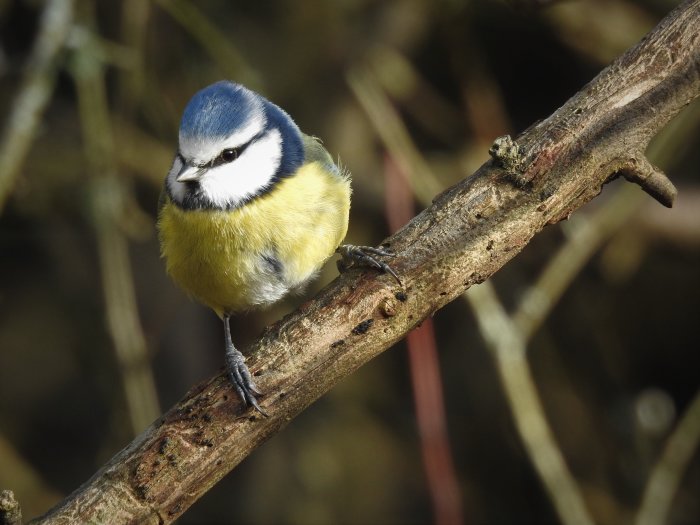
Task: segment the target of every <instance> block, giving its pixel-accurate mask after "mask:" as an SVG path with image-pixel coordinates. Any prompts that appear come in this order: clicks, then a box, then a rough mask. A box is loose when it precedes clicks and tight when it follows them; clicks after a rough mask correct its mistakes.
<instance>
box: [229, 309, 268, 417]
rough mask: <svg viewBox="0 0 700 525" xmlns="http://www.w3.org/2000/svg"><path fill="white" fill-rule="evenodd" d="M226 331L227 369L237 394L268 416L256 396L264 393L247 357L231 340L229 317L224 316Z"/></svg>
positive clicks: (244, 401) (247, 404)
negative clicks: (251, 371) (246, 359)
mask: <svg viewBox="0 0 700 525" xmlns="http://www.w3.org/2000/svg"><path fill="white" fill-rule="evenodd" d="M224 332H225V336H226V371H227V372H228V377H229V379H230V380H231V383H232V384H233V388H234V389H235V390H236V394H238V397H239V398H241V400H242V401H243V403H244V404H245V406H246V407H249V406H252V407H253V408H254V409H255V410H257V411H258V412H260V413H261V414H262V415H263V416H265V417H267V416H268V414H267V412H265V411H264V410H263V409H262V408H261V407H260V404H259V403H258V400H257V399H256V397H255V396H260V395H262V392H260V390H258V387H257V386H256V385H255V383H254V382H253V376H252V375H251V374H250V370H248V366H247V365H246V364H245V358H244V357H243V354H241V353H240V352H239V351H238V350H236V347H235V346H233V342H232V341H231V329H230V327H229V324H228V317H224Z"/></svg>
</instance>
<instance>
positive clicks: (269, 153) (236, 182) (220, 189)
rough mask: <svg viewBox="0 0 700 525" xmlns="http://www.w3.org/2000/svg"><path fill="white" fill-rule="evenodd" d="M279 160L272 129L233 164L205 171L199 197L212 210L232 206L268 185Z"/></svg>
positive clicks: (279, 142) (278, 146) (278, 143)
mask: <svg viewBox="0 0 700 525" xmlns="http://www.w3.org/2000/svg"><path fill="white" fill-rule="evenodd" d="M281 159H282V136H281V135H280V132H279V130H276V129H273V130H271V131H269V132H268V133H266V134H265V135H263V136H262V137H261V138H260V139H258V140H256V141H255V142H253V143H252V144H251V145H250V146H248V147H247V148H246V149H245V151H244V152H243V153H242V154H241V156H240V157H238V158H237V159H236V160H235V161H233V162H229V163H228V164H222V165H220V166H216V167H214V168H210V169H209V170H207V172H206V173H205V174H204V176H203V177H202V178H201V180H200V181H199V183H200V186H201V191H202V194H203V196H204V197H205V198H206V199H207V200H208V201H209V202H211V203H212V204H213V205H214V206H215V207H220V208H226V207H229V206H235V205H237V204H239V203H241V202H243V201H245V200H247V199H249V198H250V197H253V196H254V195H256V194H258V193H259V192H260V191H261V190H262V189H263V188H265V187H267V186H268V185H269V184H270V181H271V180H272V179H273V177H274V176H275V174H276V173H277V169H278V168H279V166H280V161H281ZM176 184H179V183H176Z"/></svg>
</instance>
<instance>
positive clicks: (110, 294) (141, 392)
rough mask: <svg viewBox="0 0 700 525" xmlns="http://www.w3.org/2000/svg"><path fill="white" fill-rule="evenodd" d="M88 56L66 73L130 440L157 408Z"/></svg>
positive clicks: (102, 95)
mask: <svg viewBox="0 0 700 525" xmlns="http://www.w3.org/2000/svg"><path fill="white" fill-rule="evenodd" d="M88 22H90V21H88ZM87 25H89V24H87ZM88 37H89V35H88ZM90 50H91V46H81V48H79V49H77V50H76V51H75V56H74V57H73V62H72V67H71V73H72V74H73V77H74V79H75V82H76V87H77V94H78V105H79V111H80V119H81V123H82V128H83V140H84V143H85V153H86V157H87V160H88V166H89V170H90V171H91V172H92V176H93V180H92V192H91V198H92V205H93V206H92V213H93V217H92V221H93V222H94V225H95V228H96V235H97V245H98V253H99V256H100V266H101V272H102V285H103V288H104V294H105V309H106V314H107V324H108V327H109V333H110V335H111V337H112V341H113V343H114V348H115V351H116V353H117V358H118V361H119V364H120V370H121V374H122V381H123V383H124V392H125V395H126V400H127V406H128V409H129V416H130V419H131V425H132V429H133V431H134V433H135V434H136V433H138V432H140V431H142V430H143V429H144V428H146V427H147V426H148V425H149V424H150V423H151V422H152V421H153V420H154V419H155V418H156V417H158V414H159V413H160V408H159V406H158V397H157V394H156V388H155V382H154V380H153V372H152V370H151V366H150V360H149V358H148V351H147V347H146V340H145V337H144V335H143V330H142V328H141V324H140V321H139V318H138V311H137V307H136V296H135V291H134V281H133V276H132V273H131V263H130V261H129V255H128V243H127V240H126V238H125V235H124V233H123V231H122V230H121V228H120V227H119V220H120V216H121V214H122V213H123V209H124V202H125V196H124V192H125V190H124V188H123V187H122V186H121V185H120V183H119V179H118V177H117V175H116V168H115V161H114V159H115V156H114V143H113V138H112V137H113V132H112V125H111V118H110V115H109V108H108V104H107V96H106V92H105V84H104V71H103V64H102V63H101V62H100V59H99V57H97V56H95V55H94V54H92V53H91V51H90Z"/></svg>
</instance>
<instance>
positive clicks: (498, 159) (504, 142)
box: [489, 135, 522, 175]
mask: <svg viewBox="0 0 700 525" xmlns="http://www.w3.org/2000/svg"><path fill="white" fill-rule="evenodd" d="M489 155H491V158H493V160H494V162H495V163H496V164H497V165H498V166H500V167H502V168H503V169H504V170H506V172H507V173H508V174H510V175H516V174H519V173H520V172H521V171H522V152H521V151H520V145H519V144H518V143H517V142H515V141H514V140H513V139H512V138H510V135H503V136H502V137H498V138H497V139H496V140H494V141H493V144H492V145H491V147H490V148H489Z"/></svg>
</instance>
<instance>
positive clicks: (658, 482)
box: [635, 391, 700, 525]
mask: <svg viewBox="0 0 700 525" xmlns="http://www.w3.org/2000/svg"><path fill="white" fill-rule="evenodd" d="M699 445H700V391H698V392H697V393H696V394H695V397H694V398H693V400H692V401H691V402H690V405H688V408H687V409H686V411H685V414H683V417H682V418H681V420H680V421H679V423H678V425H677V426H676V428H675V430H674V431H673V433H672V434H671V436H670V437H669V438H668V440H667V441H666V446H665V447H664V450H663V452H662V453H661V457H660V458H659V461H658V462H657V463H656V465H655V466H654V468H653V469H652V471H651V474H650V475H649V481H648V482H647V485H646V487H645V489H644V495H643V496H642V503H641V505H640V506H639V511H638V512H637V519H636V520H635V524H636V525H663V524H664V523H667V520H668V513H669V509H670V508H671V502H672V501H673V496H674V495H675V494H676V491H677V490H678V487H679V485H680V483H681V480H682V479H683V474H684V473H685V471H686V468H687V467H688V465H689V464H690V460H691V459H692V457H693V455H694V454H695V453H696V451H697V450H698V446H699Z"/></svg>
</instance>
